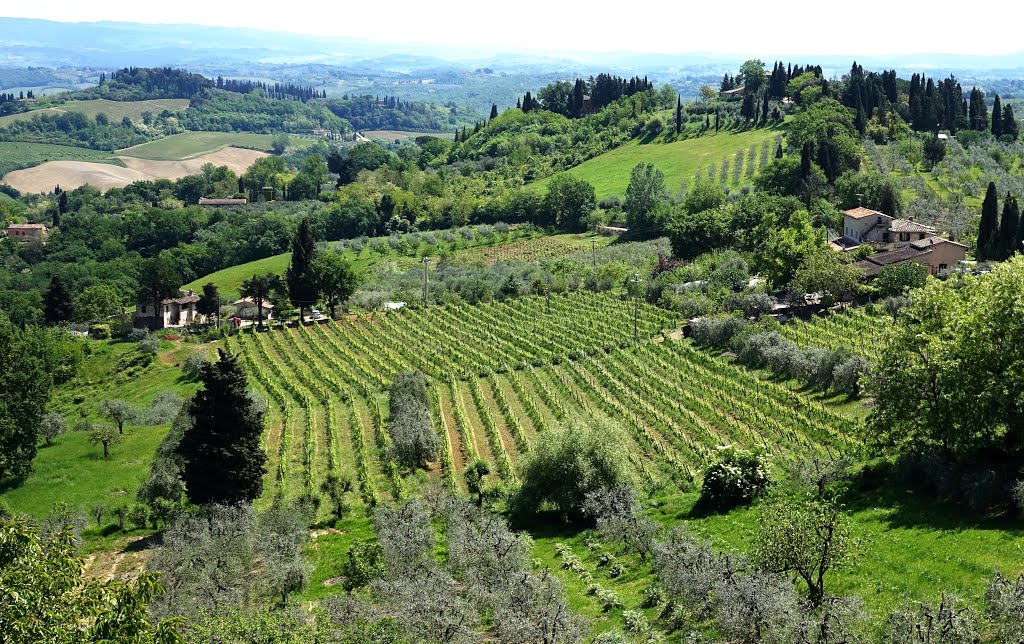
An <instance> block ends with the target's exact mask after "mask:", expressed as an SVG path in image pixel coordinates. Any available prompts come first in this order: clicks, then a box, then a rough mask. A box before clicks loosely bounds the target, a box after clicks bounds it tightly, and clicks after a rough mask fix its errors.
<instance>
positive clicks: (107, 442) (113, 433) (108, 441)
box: [89, 423, 124, 459]
mask: <svg viewBox="0 0 1024 644" xmlns="http://www.w3.org/2000/svg"><path fill="white" fill-rule="evenodd" d="M122 440H124V438H123V437H122V436H121V434H119V433H118V432H117V430H116V429H114V427H112V426H111V425H106V424H103V423H100V424H98V425H93V427H92V429H90V430H89V442H90V443H92V444H93V445H102V446H103V458H105V459H106V458H110V446H111V445H113V444H114V443H120V442H121V441H122Z"/></svg>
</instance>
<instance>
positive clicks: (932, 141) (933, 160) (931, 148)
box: [922, 136, 946, 168]
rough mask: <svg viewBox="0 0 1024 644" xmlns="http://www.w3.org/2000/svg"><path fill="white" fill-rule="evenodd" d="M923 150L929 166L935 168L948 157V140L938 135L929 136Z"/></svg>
mask: <svg viewBox="0 0 1024 644" xmlns="http://www.w3.org/2000/svg"><path fill="white" fill-rule="evenodd" d="M922 152H923V154H924V158H925V161H927V162H928V167H929V168H933V167H935V164H937V163H939V162H941V161H942V160H943V159H944V158H946V142H945V141H943V140H942V139H940V138H939V137H937V136H929V137H927V138H925V140H924V146H923V149H922Z"/></svg>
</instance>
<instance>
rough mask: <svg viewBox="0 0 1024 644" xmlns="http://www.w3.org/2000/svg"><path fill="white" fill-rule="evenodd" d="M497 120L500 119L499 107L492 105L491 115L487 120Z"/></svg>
mask: <svg viewBox="0 0 1024 644" xmlns="http://www.w3.org/2000/svg"><path fill="white" fill-rule="evenodd" d="M496 118H498V105H497V104H496V103H491V115H490V116H489V117H488V118H487V120H488V121H493V120H494V119H496Z"/></svg>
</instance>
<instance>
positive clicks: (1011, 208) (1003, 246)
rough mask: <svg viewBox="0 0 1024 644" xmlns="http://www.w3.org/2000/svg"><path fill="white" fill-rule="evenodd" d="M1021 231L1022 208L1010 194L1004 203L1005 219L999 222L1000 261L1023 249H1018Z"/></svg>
mask: <svg viewBox="0 0 1024 644" xmlns="http://www.w3.org/2000/svg"><path fill="white" fill-rule="evenodd" d="M1019 229H1020V208H1019V207H1018V206H1017V199H1016V198H1015V197H1013V196H1011V195H1010V194H1009V193H1007V195H1006V201H1004V202H1003V218H1002V220H1001V221H1000V222H999V250H1000V251H1001V253H1000V259H1006V258H1007V257H1011V256H1012V255H1013V254H1014V253H1016V252H1019V251H1020V250H1021V249H1020V248H1019V247H1018V242H1017V231H1018V230H1019Z"/></svg>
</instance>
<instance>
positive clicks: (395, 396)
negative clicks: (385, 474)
mask: <svg viewBox="0 0 1024 644" xmlns="http://www.w3.org/2000/svg"><path fill="white" fill-rule="evenodd" d="M388 407H389V409H390V416H389V418H388V435H389V436H390V437H391V450H390V454H391V456H392V457H393V458H395V459H396V460H397V461H398V462H399V463H401V464H402V465H403V466H405V467H407V468H409V469H416V468H419V467H422V466H423V465H424V464H425V463H426V462H427V461H430V460H433V459H434V458H436V457H437V452H438V449H439V448H440V442H439V441H438V437H437V432H435V431H434V424H433V419H432V418H431V413H430V399H429V398H428V394H427V382H426V379H425V378H424V377H423V374H422V373H420V372H419V371H403V372H400V373H397V374H395V377H394V379H393V380H392V381H391V386H390V387H389V388H388Z"/></svg>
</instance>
